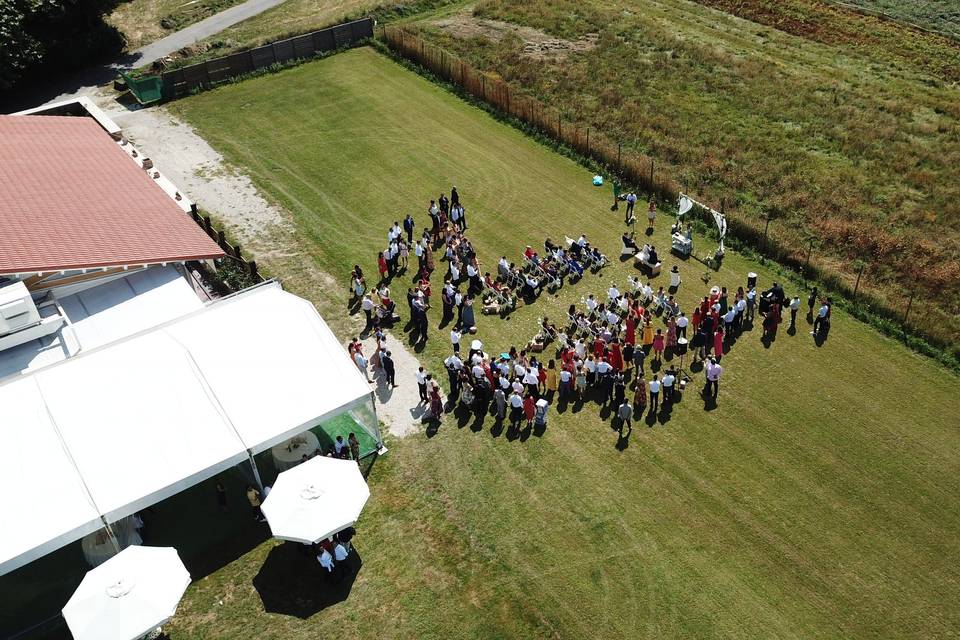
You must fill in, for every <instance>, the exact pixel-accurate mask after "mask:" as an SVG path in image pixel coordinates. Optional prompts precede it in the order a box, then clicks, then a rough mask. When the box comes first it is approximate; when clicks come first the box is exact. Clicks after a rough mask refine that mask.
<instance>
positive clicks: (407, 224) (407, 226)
mask: <svg viewBox="0 0 960 640" xmlns="http://www.w3.org/2000/svg"><path fill="white" fill-rule="evenodd" d="M416 226H417V223H416V222H415V221H414V220H413V216H412V215H410V214H409V213H408V214H407V217H406V218H404V219H403V230H404V231H406V232H407V244H413V230H414V228H415V227H416Z"/></svg>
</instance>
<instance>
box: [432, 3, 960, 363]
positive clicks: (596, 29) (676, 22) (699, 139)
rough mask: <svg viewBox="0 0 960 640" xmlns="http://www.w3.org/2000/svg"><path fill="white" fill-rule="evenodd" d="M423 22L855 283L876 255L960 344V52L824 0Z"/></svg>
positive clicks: (451, 45) (437, 36) (503, 6)
mask: <svg viewBox="0 0 960 640" xmlns="http://www.w3.org/2000/svg"><path fill="white" fill-rule="evenodd" d="M904 4H906V3H904ZM416 24H417V25H418V26H419V30H420V33H421V35H422V36H423V37H425V38H426V39H427V41H428V42H432V43H435V44H437V45H440V46H442V47H444V48H445V49H446V50H447V51H449V52H451V53H453V54H455V55H457V56H459V57H460V58H462V59H464V60H466V61H467V62H469V63H471V64H473V65H474V66H475V67H477V68H479V69H484V70H488V71H490V72H491V73H494V74H496V75H498V76H500V77H502V78H504V79H505V80H507V81H508V82H510V83H511V85H512V86H513V88H514V90H515V91H517V92H519V93H521V94H522V93H527V94H530V95H533V96H535V97H537V98H539V99H540V100H541V101H543V102H545V103H547V104H548V105H550V106H552V107H556V108H558V109H559V110H560V111H561V112H562V113H563V115H564V118H565V119H566V120H567V121H568V122H569V123H570V124H571V125H573V124H579V125H580V126H582V127H587V126H589V127H591V128H592V129H593V130H594V131H598V132H603V133H604V134H606V135H607V136H608V137H610V138H612V139H614V140H617V141H620V142H622V144H623V145H624V149H625V153H626V152H627V151H626V150H627V149H629V150H631V151H633V152H638V153H643V154H649V155H650V156H652V157H653V158H654V159H655V161H656V165H657V167H659V169H658V170H659V171H661V172H662V173H664V174H665V175H668V176H670V177H672V178H674V179H675V180H676V182H677V183H679V184H680V185H683V186H685V188H687V189H688V190H690V191H692V192H694V193H699V194H701V196H702V197H703V198H704V199H706V200H708V201H710V202H713V203H715V204H716V205H719V202H720V200H721V198H724V199H725V200H726V203H727V206H728V210H729V211H730V212H731V214H732V215H735V216H738V217H740V218H742V219H744V220H746V221H748V222H752V224H753V226H754V228H759V229H761V230H762V228H763V216H765V215H768V214H769V215H771V216H772V217H774V218H775V221H774V222H773V223H772V224H771V225H770V231H771V235H773V236H774V237H776V238H777V239H778V240H779V241H781V242H783V243H785V244H786V245H787V246H792V247H794V248H795V249H796V253H797V254H798V255H803V254H804V253H805V252H806V250H807V248H808V247H809V246H810V245H811V243H812V244H813V255H814V262H815V263H816V264H817V265H819V266H821V267H823V268H825V269H827V270H829V271H832V272H836V273H838V274H841V276H842V277H844V278H846V279H847V280H848V281H849V282H850V283H851V285H852V283H853V280H854V279H855V274H856V271H857V264H858V263H857V261H858V260H863V261H864V262H865V263H866V266H865V268H866V275H865V276H864V283H865V285H866V286H868V287H869V288H870V289H871V291H872V292H874V293H876V294H877V295H878V296H880V297H882V298H883V299H885V300H886V302H887V305H888V306H889V307H890V308H894V309H898V310H904V309H905V307H906V304H907V300H908V299H909V297H910V293H911V292H916V296H917V300H919V301H921V303H922V304H923V305H924V307H923V310H922V311H921V312H920V313H919V314H917V315H915V316H913V319H914V320H915V321H916V323H917V326H919V327H921V328H922V330H923V331H924V332H926V333H927V334H928V335H931V336H934V337H936V338H937V339H939V341H940V342H941V344H944V345H948V348H949V345H953V347H952V348H953V349H954V350H955V351H956V349H958V348H960V347H958V345H960V340H958V338H960V319H958V318H960V307H958V306H957V305H958V300H960V208H958V207H960V205H958V202H960V182H958V181H957V180H956V179H955V178H956V171H955V167H956V166H957V164H958V161H960V90H958V88H957V81H958V80H960V43H958V42H957V41H955V40H951V39H949V38H946V37H942V36H937V35H932V34H925V33H922V32H919V31H916V30H913V29H910V28H908V27H905V26H903V25H901V24H898V23H896V22H893V21H889V20H882V19H879V18H873V17H869V16H864V15H861V14H859V13H856V12H853V11H850V10H847V9H843V8H839V7H836V6H834V5H831V4H823V3H819V2H813V1H811V0H745V1H741V0H736V1H734V0H701V2H699V3H694V2H687V1H681V0H651V1H643V2H641V1H639V0H620V1H618V2H607V1H601V0H584V1H579V0H578V1H573V0H562V1H558V2H525V1H522V0H480V1H479V2H476V3H474V4H471V5H467V6H465V7H453V8H449V9H448V10H446V11H443V12H440V13H439V14H438V15H434V16H431V17H429V18H425V19H423V20H421V21H419V22H417V23H416ZM761 233H762V232H761ZM914 309H916V307H914Z"/></svg>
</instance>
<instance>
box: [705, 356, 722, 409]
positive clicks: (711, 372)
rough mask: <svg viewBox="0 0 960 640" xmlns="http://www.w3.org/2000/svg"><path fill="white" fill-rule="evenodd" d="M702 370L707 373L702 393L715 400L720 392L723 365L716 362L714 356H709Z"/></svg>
mask: <svg viewBox="0 0 960 640" xmlns="http://www.w3.org/2000/svg"><path fill="white" fill-rule="evenodd" d="M704 371H705V372H706V375H707V386H706V388H705V389H704V393H706V394H708V395H709V396H710V397H712V398H713V399H714V400H716V398H717V394H718V393H719V392H720V375H721V374H722V373H723V367H721V366H720V365H718V364H717V359H716V358H713V357H711V358H710V360H708V361H707V364H706V366H705V367H704Z"/></svg>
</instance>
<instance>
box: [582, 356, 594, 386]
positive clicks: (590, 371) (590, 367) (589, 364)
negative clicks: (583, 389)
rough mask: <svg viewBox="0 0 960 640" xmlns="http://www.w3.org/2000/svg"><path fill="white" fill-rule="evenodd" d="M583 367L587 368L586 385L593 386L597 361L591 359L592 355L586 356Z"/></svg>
mask: <svg viewBox="0 0 960 640" xmlns="http://www.w3.org/2000/svg"><path fill="white" fill-rule="evenodd" d="M583 367H584V368H585V369H586V370H587V385H588V386H593V383H595V382H596V381H597V361H596V360H594V359H593V355H591V356H590V357H589V358H587V361H586V362H585V363H583Z"/></svg>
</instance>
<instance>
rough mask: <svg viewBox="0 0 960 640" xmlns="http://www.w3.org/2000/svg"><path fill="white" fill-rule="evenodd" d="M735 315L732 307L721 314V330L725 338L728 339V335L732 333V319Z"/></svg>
mask: <svg viewBox="0 0 960 640" xmlns="http://www.w3.org/2000/svg"><path fill="white" fill-rule="evenodd" d="M736 316H737V312H736V310H735V309H734V308H733V307H730V308H729V309H727V312H726V313H725V314H723V325H724V326H723V331H724V336H726V337H727V339H729V336H730V335H731V334H732V333H733V320H734V318H736Z"/></svg>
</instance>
